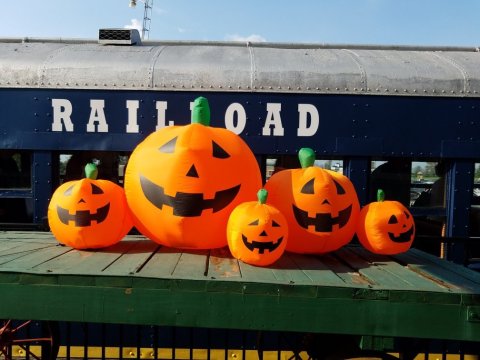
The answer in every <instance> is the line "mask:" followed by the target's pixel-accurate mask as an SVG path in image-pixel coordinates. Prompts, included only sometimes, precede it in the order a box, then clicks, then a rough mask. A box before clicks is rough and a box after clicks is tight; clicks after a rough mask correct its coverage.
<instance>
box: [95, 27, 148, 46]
mask: <svg viewBox="0 0 480 360" xmlns="http://www.w3.org/2000/svg"><path fill="white" fill-rule="evenodd" d="M98 43H99V44H105V45H135V44H136V45H140V44H141V43H142V40H141V39H140V34H139V32H138V30H137V29H100V30H99V31H98Z"/></svg>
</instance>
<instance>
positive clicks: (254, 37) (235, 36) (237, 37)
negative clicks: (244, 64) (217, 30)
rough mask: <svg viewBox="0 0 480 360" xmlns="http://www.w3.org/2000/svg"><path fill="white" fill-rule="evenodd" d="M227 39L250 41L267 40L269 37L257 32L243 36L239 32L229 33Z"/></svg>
mask: <svg viewBox="0 0 480 360" xmlns="http://www.w3.org/2000/svg"><path fill="white" fill-rule="evenodd" d="M225 40H227V41H243V42H246V41H249V42H265V41H267V39H265V38H264V37H263V36H260V35H257V34H252V35H248V36H241V35H238V34H228V35H227V36H225Z"/></svg>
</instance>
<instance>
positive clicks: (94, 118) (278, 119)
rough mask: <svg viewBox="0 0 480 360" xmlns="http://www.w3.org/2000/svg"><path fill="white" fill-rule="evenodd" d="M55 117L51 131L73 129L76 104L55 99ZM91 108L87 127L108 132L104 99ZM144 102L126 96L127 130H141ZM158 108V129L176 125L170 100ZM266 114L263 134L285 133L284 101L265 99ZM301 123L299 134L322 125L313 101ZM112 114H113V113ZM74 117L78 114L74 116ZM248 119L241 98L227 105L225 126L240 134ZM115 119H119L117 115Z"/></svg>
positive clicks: (301, 107) (302, 109)
mask: <svg viewBox="0 0 480 360" xmlns="http://www.w3.org/2000/svg"><path fill="white" fill-rule="evenodd" d="M51 104H52V109H53V121H52V131H55V132H63V131H65V132H73V131H74V122H73V121H72V116H73V115H74V110H75V109H74V106H73V104H72V102H71V101H70V100H68V99H52V103H51ZM89 104H90V111H89V117H88V122H87V124H86V129H85V131H86V132H87V133H108V131H109V126H108V121H107V120H110V118H109V116H108V115H109V112H108V111H107V112H106V111H105V100H103V99H90V101H89ZM140 106H141V102H140V101H139V100H126V101H125V109H126V122H127V123H126V125H125V133H127V134H138V133H139V132H140V130H141V129H140V125H139V124H138V117H139V114H138V113H139V110H140ZM192 106H193V102H190V111H191V110H192ZM155 109H156V124H155V130H159V129H161V128H164V127H165V126H172V125H175V122H174V121H173V120H167V109H168V102H167V101H155ZM265 111H266V115H265V118H263V119H262V117H258V120H260V121H262V122H263V127H262V135H263V136H284V134H285V129H284V126H283V123H282V104H281V103H266V105H265ZM297 111H298V127H297V136H314V135H315V134H316V133H317V131H318V127H319V123H320V120H319V119H320V116H319V113H318V110H317V108H316V107H315V106H314V105H312V104H298V108H297ZM110 117H112V114H110ZM74 119H75V117H74ZM248 119H249V117H248V115H247V112H246V110H245V107H244V106H243V105H242V104H241V103H238V102H234V103H231V104H230V105H228V106H227V108H226V110H225V113H224V125H225V128H227V129H229V130H230V131H232V132H234V133H235V134H237V135H240V134H242V133H243V131H244V130H245V128H246V126H247V120H248ZM115 121H118V115H116V119H115Z"/></svg>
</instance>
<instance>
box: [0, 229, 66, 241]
mask: <svg viewBox="0 0 480 360" xmlns="http://www.w3.org/2000/svg"><path fill="white" fill-rule="evenodd" d="M9 239H10V240H16V241H28V242H49V243H58V241H57V240H56V239H55V237H54V236H53V234H52V233H51V232H48V231H0V242H1V241H4V240H9Z"/></svg>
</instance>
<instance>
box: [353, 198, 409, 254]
mask: <svg viewBox="0 0 480 360" xmlns="http://www.w3.org/2000/svg"><path fill="white" fill-rule="evenodd" d="M357 237H358V240H359V241H360V243H361V244H362V245H363V246H364V247H365V248H366V249H367V250H369V251H371V252H373V253H376V254H383V255H394V254H399V253H402V252H405V251H407V250H408V249H410V247H411V245H412V243H413V240H414V238H415V222H414V219H413V216H412V214H411V213H410V211H408V209H407V208H406V207H405V206H404V205H403V204H402V203H400V202H398V201H394V200H385V193H384V192H383V191H382V190H378V192H377V201H375V202H372V203H370V204H367V205H366V206H364V207H363V208H362V210H361V211H360V217H359V220H358V225H357Z"/></svg>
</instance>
